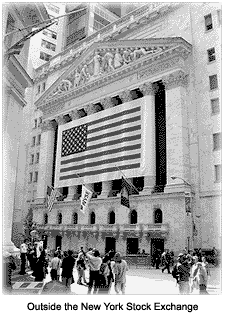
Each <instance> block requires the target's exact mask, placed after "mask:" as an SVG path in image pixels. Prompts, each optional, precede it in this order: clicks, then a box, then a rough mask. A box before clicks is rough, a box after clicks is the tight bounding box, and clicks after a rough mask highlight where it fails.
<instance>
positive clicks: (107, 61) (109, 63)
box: [103, 52, 115, 71]
mask: <svg viewBox="0 0 227 316" xmlns="http://www.w3.org/2000/svg"><path fill="white" fill-rule="evenodd" d="M113 58H114V56H113V54H112V53H110V52H107V53H106V54H105V56H104V57H103V69H104V71H105V70H107V71H110V70H115V69H114V66H113Z"/></svg>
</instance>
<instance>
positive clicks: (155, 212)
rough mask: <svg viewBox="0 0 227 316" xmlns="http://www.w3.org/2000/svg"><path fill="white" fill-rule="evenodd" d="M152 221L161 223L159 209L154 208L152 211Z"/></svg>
mask: <svg viewBox="0 0 227 316" xmlns="http://www.w3.org/2000/svg"><path fill="white" fill-rule="evenodd" d="M154 223H155V224H161V223H162V211H161V210H160V209H156V210H155V211H154Z"/></svg>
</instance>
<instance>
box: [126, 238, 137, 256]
mask: <svg viewBox="0 0 227 316" xmlns="http://www.w3.org/2000/svg"><path fill="white" fill-rule="evenodd" d="M138 250H139V238H127V255H135V254H137V253H138Z"/></svg>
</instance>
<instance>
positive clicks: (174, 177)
mask: <svg viewBox="0 0 227 316" xmlns="http://www.w3.org/2000/svg"><path fill="white" fill-rule="evenodd" d="M171 179H173V180H176V179H180V180H182V181H183V182H184V184H186V185H189V186H190V187H191V186H192V185H191V184H190V183H188V182H187V181H186V180H184V179H183V178H181V177H176V176H171Z"/></svg>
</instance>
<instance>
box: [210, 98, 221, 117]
mask: <svg viewBox="0 0 227 316" xmlns="http://www.w3.org/2000/svg"><path fill="white" fill-rule="evenodd" d="M210 101H211V111H212V114H217V113H219V112H220V106H219V98H215V99H211V100H210Z"/></svg>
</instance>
